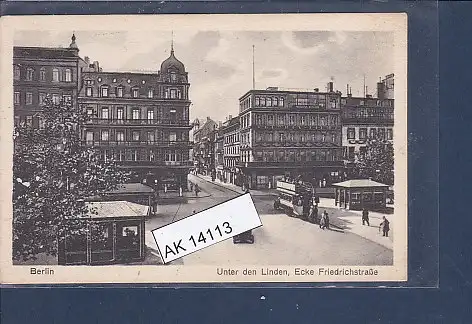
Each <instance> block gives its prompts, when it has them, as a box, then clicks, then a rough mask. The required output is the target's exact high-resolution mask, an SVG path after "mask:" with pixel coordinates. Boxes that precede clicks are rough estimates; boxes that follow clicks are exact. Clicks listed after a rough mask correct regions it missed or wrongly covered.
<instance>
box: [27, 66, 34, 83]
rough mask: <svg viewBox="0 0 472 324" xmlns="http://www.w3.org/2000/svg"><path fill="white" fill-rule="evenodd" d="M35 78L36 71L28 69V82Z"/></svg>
mask: <svg viewBox="0 0 472 324" xmlns="http://www.w3.org/2000/svg"><path fill="white" fill-rule="evenodd" d="M33 78H34V70H33V68H27V69H26V81H33Z"/></svg>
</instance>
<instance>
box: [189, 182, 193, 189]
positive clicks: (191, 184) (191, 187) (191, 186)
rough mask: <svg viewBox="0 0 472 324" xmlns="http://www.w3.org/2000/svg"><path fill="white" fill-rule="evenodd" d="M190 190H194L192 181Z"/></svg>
mask: <svg viewBox="0 0 472 324" xmlns="http://www.w3.org/2000/svg"><path fill="white" fill-rule="evenodd" d="M190 191H193V182H190Z"/></svg>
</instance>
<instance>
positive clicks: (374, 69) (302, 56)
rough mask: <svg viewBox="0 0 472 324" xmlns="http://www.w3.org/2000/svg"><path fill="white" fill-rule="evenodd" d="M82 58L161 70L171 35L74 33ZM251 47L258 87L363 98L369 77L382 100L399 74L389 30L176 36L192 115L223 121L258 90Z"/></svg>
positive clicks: (36, 34)
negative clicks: (382, 84)
mask: <svg viewBox="0 0 472 324" xmlns="http://www.w3.org/2000/svg"><path fill="white" fill-rule="evenodd" d="M71 34H72V31H54V32H43V31H29V32H19V33H17V34H16V35H15V45H17V46H52V47H67V46H68V45H69V43H70V37H71ZM75 34H76V37H77V41H76V42H77V45H78V46H79V48H80V55H81V56H82V57H84V56H89V57H90V60H91V61H99V62H100V65H101V67H102V68H103V70H104V71H133V72H138V71H140V72H143V71H144V72H156V71H157V70H158V69H159V68H160V64H161V62H162V61H163V60H165V59H166V58H167V57H168V56H169V53H170V43H171V33H170V32H155V31H141V32H139V33H138V32H126V31H123V32H107V31H103V32H90V31H75ZM252 45H254V46H255V75H256V88H257V89H265V88H267V87H269V86H278V87H285V88H304V89H313V88H319V89H320V90H321V91H322V90H323V89H325V86H326V83H327V82H329V81H330V80H333V81H334V86H335V89H337V90H339V91H341V92H342V93H343V94H345V93H346V85H347V84H349V85H350V86H351V87H352V94H353V95H354V96H357V95H360V96H362V95H363V82H364V75H365V79H366V85H367V87H368V92H369V93H370V94H373V95H374V96H375V95H376V93H375V91H376V82H378V80H379V77H383V76H385V75H387V74H390V73H393V72H394V53H393V48H394V42H393V33H388V32H326V31H313V32H307V31H303V32H290V31H288V32H259V31H258V32H247V31H245V32H241V31H236V32H227V31H224V32H218V31H215V32H211V31H201V32H199V31H194V32H188V31H185V32H182V31H181V32H179V31H175V32H174V49H175V55H176V57H177V58H178V59H179V60H180V61H182V62H183V63H184V64H185V68H186V70H187V72H188V73H189V79H190V84H191V85H190V89H191V92H190V99H191V101H192V106H191V116H190V117H191V118H192V119H194V118H205V117H206V116H210V117H211V118H213V119H214V120H224V119H225V118H226V116H228V115H229V114H232V115H233V116H234V115H236V114H237V113H238V98H239V97H240V96H242V95H243V94H244V93H246V92H247V91H248V90H250V89H251V88H252Z"/></svg>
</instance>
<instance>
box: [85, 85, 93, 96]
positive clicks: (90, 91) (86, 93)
mask: <svg viewBox="0 0 472 324" xmlns="http://www.w3.org/2000/svg"><path fill="white" fill-rule="evenodd" d="M85 95H86V96H87V97H91V96H92V88H91V87H87V88H85Z"/></svg>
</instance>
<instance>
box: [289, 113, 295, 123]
mask: <svg viewBox="0 0 472 324" xmlns="http://www.w3.org/2000/svg"><path fill="white" fill-rule="evenodd" d="M289 122H290V125H295V116H294V115H290V116H289Z"/></svg>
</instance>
